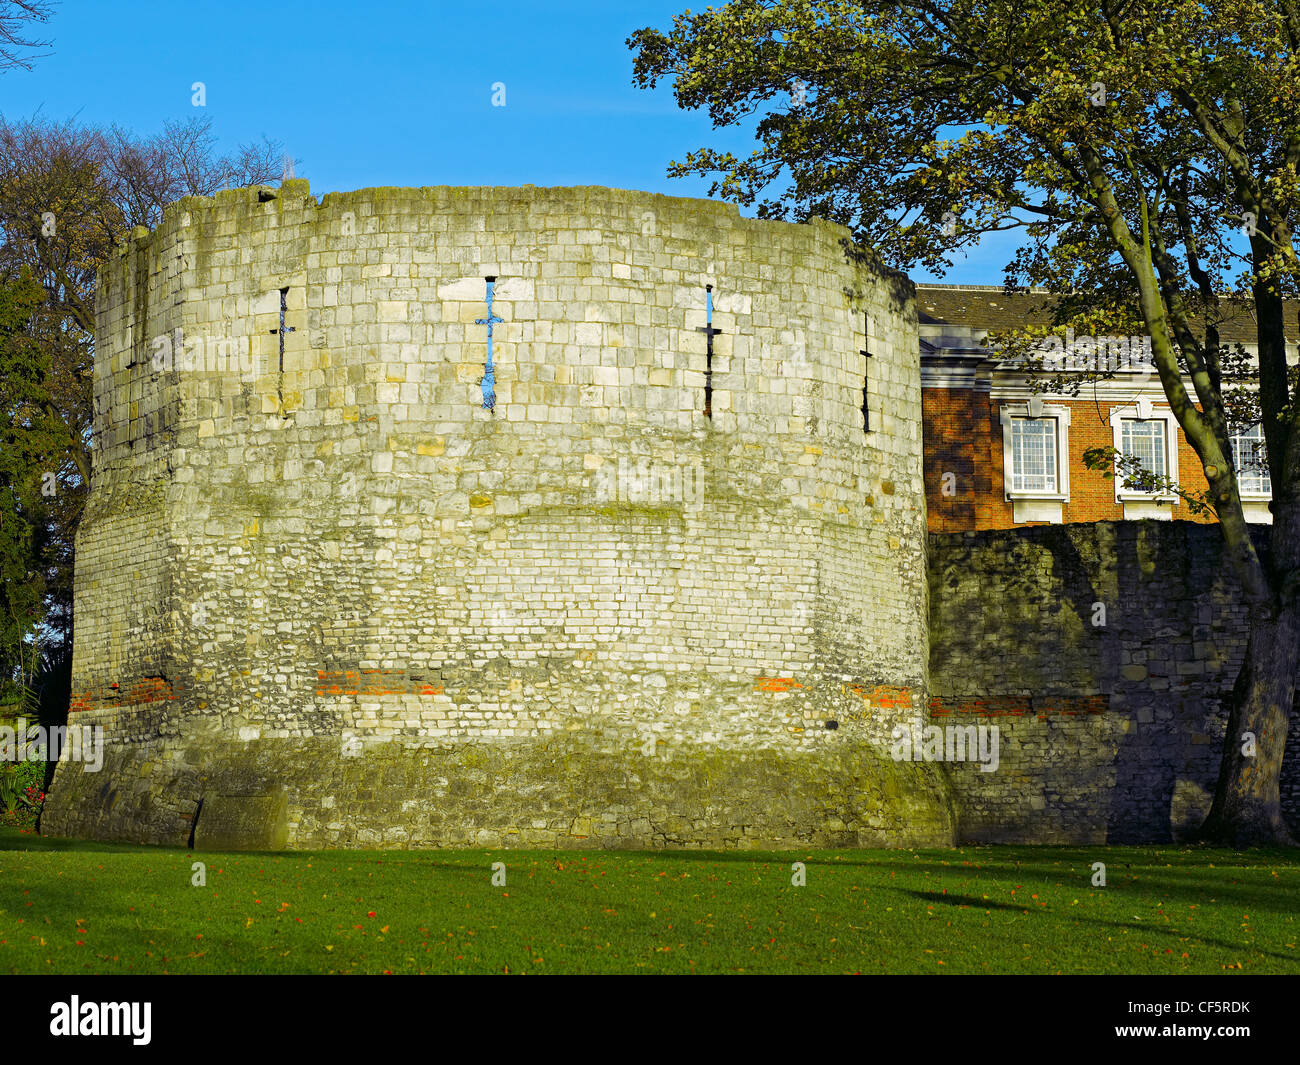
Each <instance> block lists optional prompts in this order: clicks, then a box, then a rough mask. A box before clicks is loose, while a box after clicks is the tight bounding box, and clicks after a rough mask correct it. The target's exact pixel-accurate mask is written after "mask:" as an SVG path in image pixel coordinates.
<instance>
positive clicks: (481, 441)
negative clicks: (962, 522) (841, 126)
mask: <svg viewBox="0 0 1300 1065" xmlns="http://www.w3.org/2000/svg"><path fill="white" fill-rule="evenodd" d="M488 278H492V279H494V280H493V285H494V289H493V291H494V297H495V298H494V303H493V306H492V310H493V312H494V314H495V316H496V317H497V318H498V319H499V322H498V323H497V324H496V325H495V327H494V331H493V337H494V340H493V343H494V349H493V352H494V357H495V363H496V366H495V396H496V405H495V408H494V409H492V410H487V409H485V408H484V391H483V389H482V388H481V381H482V379H483V377H484V367H485V362H486V360H487V344H486V337H487V328H486V326H485V325H484V324H482V323H481V321H480V320H482V319H485V318H486V317H487V316H488V306H487V303H486V302H485V299H486V294H487V279H488ZM707 286H712V291H711V295H712V298H713V300H714V313H713V320H712V327H713V328H714V329H715V330H720V333H718V334H717V335H716V336H715V337H714V357H713V361H712V365H711V367H710V365H709V364H708V362H707V354H706V352H707V347H706V339H705V332H704V330H705V327H706V305H707V304H706V300H707V298H708V297H707V296H706V288H707ZM99 301H100V302H99V307H98V324H99V331H98V336H99V340H98V344H97V352H96V356H97V362H96V425H95V448H96V450H95V470H94V478H93V481H92V491H91V501H90V504H89V509H88V513H87V518H86V521H85V523H84V525H83V527H82V529H81V534H80V537H79V540H78V571H77V584H76V616H77V628H76V647H75V657H74V681H73V683H74V692H75V697H74V699H75V701H74V711H75V718H76V720H77V722H78V723H81V724H100V725H102V726H104V728H105V729H106V731H107V735H108V745H109V756H108V762H107V765H106V768H105V770H104V771H103V772H102V773H100V774H97V775H91V774H88V773H83V772H82V771H81V769H80V767H79V766H77V765H75V764H64V765H61V766H60V767H59V770H58V773H57V775H56V778H55V781H54V784H53V787H52V789H51V798H50V802H49V805H48V806H47V812H46V816H45V822H44V825H43V828H44V830H45V831H48V832H55V833H69V834H77V835H89V836H97V837H105V838H125V839H139V840H145V841H157V842H182V843H183V842H185V841H186V840H187V839H189V838H190V837H191V835H192V836H193V839H194V841H195V843H196V845H199V846H204V845H208V846H218V845H220V846H290V847H308V846H313V847H315V846H380V845H382V846H397V847H402V846H421V845H453V844H466V843H477V844H487V845H492V846H501V845H545V846H549V845H556V846H560V845H564V846H571V845H592V846H668V845H679V846H704V845H709V846H757V845H768V846H785V845H794V844H797V843H820V844H850V845H852V844H865V843H873V844H908V843H925V842H929V843H945V842H949V841H950V840H951V832H952V824H951V813H950V810H949V807H948V804H947V799H946V793H945V791H944V789H943V784H942V777H941V774H940V773H938V772H937V771H936V770H935V768H934V767H933V766H926V765H911V764H904V765H899V764H896V763H894V762H893V761H892V760H891V759H889V757H888V754H887V749H886V744H887V737H888V736H889V734H890V732H891V731H892V729H893V727H894V725H895V724H898V723H905V722H915V721H918V720H920V719H921V718H922V717H923V715H924V713H925V706H926V701H927V699H928V688H927V660H926V610H927V605H926V587H925V582H924V580H922V579H920V574H921V573H922V572H923V570H924V564H925V563H924V558H925V502H924V494H923V488H922V469H921V449H920V380H919V369H918V366H917V360H916V351H917V343H918V341H917V326H916V315H915V307H914V304H913V302H912V296H911V285H910V284H909V283H908V282H907V281H906V280H905V279H903V278H901V277H898V276H895V275H892V274H889V273H887V272H885V271H883V270H881V269H879V268H878V267H876V266H875V265H873V263H872V262H871V261H870V259H869V258H868V257H866V256H863V255H862V254H861V253H859V252H856V251H854V250H853V249H852V248H850V247H849V246H848V245H847V231H846V230H843V229H841V228H839V227H835V226H830V225H825V224H814V225H807V226H802V225H801V226H796V225H787V224H783V223H770V222H762V221H757V220H747V219H742V218H740V217H739V215H738V213H737V211H736V210H735V208H734V207H729V206H725V205H721V204H717V203H708V202H704V201H692V200H682V199H673V198H667V197H662V196H652V195H648V194H642V193H630V192H619V191H614V190H609V189H599V188H574V189H535V188H521V189H496V188H474V189H451V188H432V189H371V190H365V191H361V192H355V193H347V194H331V195H329V196H327V197H325V199H324V200H323V201H321V202H320V203H317V201H316V200H315V199H314V198H313V197H312V196H311V195H310V194H309V192H308V189H307V186H306V183H305V182H302V181H289V182H286V183H285V185H284V187H283V188H282V189H281V190H279V191H278V192H271V191H269V190H255V189H249V190H239V191H235V192H229V193H222V194H219V195H218V196H217V197H216V198H215V199H211V200H202V199H187V200H182V201H180V202H179V203H178V204H175V205H173V206H172V207H171V208H169V210H168V211H167V212H166V214H165V217H164V220H163V222H162V223H161V224H160V226H159V227H158V228H157V229H156V230H155V231H154V232H153V233H152V234H149V233H145V232H143V231H139V232H137V233H136V234H135V235H134V237H133V238H132V240H131V241H130V243H129V245H128V246H127V247H126V248H125V249H124V250H123V251H122V253H121V254H120V255H119V256H118V257H117V258H115V259H114V260H113V261H112V262H111V263H110V264H108V265H107V266H106V267H105V269H104V270H103V271H102V272H101V276H100V283H99ZM864 348H868V349H869V350H870V351H871V353H872V357H871V359H870V361H869V365H868V362H867V360H866V359H864V358H863V356H862V351H863V349H864ZM710 369H711V371H712V376H711V379H710V378H707V373H708V371H709V370H710ZM864 370H865V373H866V382H865V383H866V390H865V391H866V399H867V403H868V405H869V410H870V415H871V431H870V432H869V433H867V432H864V429H863V416H862V410H861V407H862V403H863V395H864ZM706 380H711V384H712V388H713V392H712V404H711V411H710V412H709V413H708V414H706V412H705V410H704V390H705V385H706Z"/></svg>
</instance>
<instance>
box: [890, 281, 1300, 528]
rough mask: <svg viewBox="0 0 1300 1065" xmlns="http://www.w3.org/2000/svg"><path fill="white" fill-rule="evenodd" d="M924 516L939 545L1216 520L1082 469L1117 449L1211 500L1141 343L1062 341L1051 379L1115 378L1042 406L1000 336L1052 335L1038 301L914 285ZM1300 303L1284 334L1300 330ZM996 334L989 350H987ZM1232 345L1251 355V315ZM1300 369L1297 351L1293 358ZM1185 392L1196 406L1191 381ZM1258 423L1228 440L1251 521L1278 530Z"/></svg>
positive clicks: (1232, 323)
mask: <svg viewBox="0 0 1300 1065" xmlns="http://www.w3.org/2000/svg"><path fill="white" fill-rule="evenodd" d="M916 301H917V310H918V315H919V319H920V336H921V386H922V393H921V395H922V416H923V428H924V441H925V483H926V496H927V498H926V504H927V508H928V512H929V525H930V530H931V531H932V532H962V531H966V530H972V529H1007V528H1013V527H1015V526H1019V525H1032V524H1040V525H1041V524H1062V523H1070V522H1093V521H1117V520H1122V519H1134V518H1157V519H1163V520H1189V521H1213V520H1214V519H1213V517H1212V516H1205V515H1202V516H1199V517H1198V516H1195V515H1193V514H1191V513H1190V508H1189V507H1188V505H1187V503H1186V501H1185V500H1183V499H1180V498H1179V497H1178V496H1177V495H1175V494H1172V493H1162V492H1158V491H1157V492H1144V491H1139V490H1136V489H1131V488H1125V487H1124V485H1123V478H1122V477H1115V478H1106V477H1104V476H1103V475H1102V474H1101V473H1100V472H1097V471H1093V470H1089V469H1087V468H1086V467H1085V466H1084V463H1083V454H1084V452H1085V451H1086V450H1087V449H1089V448H1093V447H1105V446H1113V447H1115V448H1117V449H1119V450H1120V451H1121V452H1123V453H1124V454H1126V455H1136V456H1140V457H1141V458H1142V460H1143V465H1144V466H1145V467H1146V468H1147V469H1149V470H1151V471H1152V472H1155V473H1158V474H1163V475H1165V476H1167V477H1169V478H1171V479H1172V480H1174V481H1176V482H1177V483H1178V484H1179V485H1180V486H1182V487H1183V488H1184V489H1185V490H1187V491H1190V492H1199V491H1204V490H1205V488H1206V481H1205V476H1204V473H1203V472H1202V470H1201V463H1200V460H1199V459H1198V458H1197V457H1196V453H1195V451H1193V449H1192V447H1191V445H1190V444H1189V443H1188V442H1187V440H1186V439H1185V438H1184V436H1183V432H1182V430H1181V428H1179V426H1178V423H1177V421H1176V420H1175V418H1174V415H1173V412H1172V411H1171V410H1170V408H1169V402H1168V400H1167V399H1166V398H1165V394H1164V390H1163V389H1162V387H1161V385H1160V379H1159V376H1158V375H1157V374H1156V372H1155V369H1154V367H1153V366H1151V365H1150V361H1149V340H1146V341H1145V350H1144V340H1143V338H1141V337H1134V338H1119V337H1103V338H1096V339H1095V340H1094V338H1083V337H1077V338H1076V337H1075V336H1073V334H1072V333H1067V334H1065V335H1064V336H1061V337H1058V338H1057V339H1056V341H1055V344H1056V347H1057V348H1059V349H1060V351H1061V354H1060V355H1059V356H1057V357H1055V359H1054V358H1053V355H1054V353H1055V348H1052V349H1048V350H1049V353H1048V355H1047V357H1046V358H1045V361H1044V365H1043V369H1042V370H1041V371H1038V372H1043V373H1050V372H1054V370H1053V367H1055V370H1056V371H1057V372H1059V370H1061V369H1062V368H1063V369H1066V370H1068V369H1077V368H1082V366H1083V365H1084V364H1085V362H1086V360H1088V359H1089V358H1092V357H1095V358H1096V359H1097V361H1098V363H1099V364H1102V365H1108V366H1111V367H1113V368H1114V369H1115V375H1114V377H1113V378H1111V379H1107V380H1100V381H1095V382H1089V383H1087V384H1085V385H1084V387H1083V389H1082V390H1081V391H1080V392H1079V394H1078V395H1077V396H1066V395H1063V394H1053V393H1050V392H1049V393H1039V394H1035V392H1034V390H1033V389H1032V388H1031V382H1030V378H1029V376H1028V375H1027V373H1026V371H1025V370H1024V369H1023V368H1018V367H1016V366H1013V365H1009V364H1008V362H1007V360H1006V359H1004V358H999V355H998V352H997V348H996V335H997V334H999V333H1006V332H1009V331H1011V330H1015V329H1018V328H1022V327H1025V326H1045V325H1048V324H1050V322H1051V312H1050V309H1049V308H1050V303H1049V301H1050V296H1049V295H1048V294H1047V293H1046V292H1044V291H1041V290H1034V291H1025V292H1015V293H1007V292H1005V290H1004V289H1002V288H1001V287H1000V286H971V285H918V286H917V289H916ZM1296 309H1297V308H1296V304H1295V301H1291V302H1290V303H1289V305H1288V308H1287V321H1288V322H1291V321H1294V320H1295V315H1296ZM990 335H992V336H993V337H994V339H993V340H989V338H990ZM1221 339H1222V342H1223V343H1225V344H1235V343H1240V344H1241V345H1242V346H1243V347H1244V348H1245V349H1246V350H1247V351H1248V352H1250V353H1251V354H1254V351H1255V321H1254V319H1253V317H1251V315H1250V314H1249V312H1248V311H1247V310H1246V309H1244V308H1243V310H1242V311H1241V312H1240V313H1237V314H1235V315H1233V316H1230V317H1229V318H1228V320H1227V321H1225V322H1224V323H1223V325H1222V327H1221ZM1298 357H1300V356H1298V355H1297V352H1296V345H1294V344H1291V345H1290V347H1289V358H1290V360H1291V361H1293V362H1294V361H1296V359H1297V358H1298ZM1186 383H1187V389H1188V392H1189V393H1190V394H1192V395H1194V394H1195V393H1194V391H1193V389H1192V385H1191V382H1190V381H1187V382H1186ZM1262 441H1263V438H1262V433H1261V430H1260V426H1259V425H1258V424H1257V425H1255V426H1253V427H1251V428H1249V429H1246V430H1244V431H1243V432H1242V433H1240V434H1239V435H1238V436H1235V437H1234V438H1233V452H1234V461H1235V462H1236V463H1237V466H1238V471H1239V473H1238V476H1239V480H1240V483H1241V489H1242V502H1243V503H1244V504H1245V510H1246V517H1247V520H1249V521H1253V522H1270V521H1271V520H1272V515H1271V514H1270V513H1269V510H1268V504H1269V500H1270V498H1271V491H1270V485H1269V476H1268V470H1267V468H1266V466H1265V465H1264V463H1263V451H1262Z"/></svg>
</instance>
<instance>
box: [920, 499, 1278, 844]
mask: <svg viewBox="0 0 1300 1065" xmlns="http://www.w3.org/2000/svg"><path fill="white" fill-rule="evenodd" d="M1263 536H1264V534H1263V533H1261V534H1260V538H1261V548H1263V546H1264V544H1263V542H1262V541H1263ZM929 578H930V604H931V605H930V675H931V686H932V703H931V709H932V720H933V721H934V722H935V723H936V724H950V723H960V724H974V723H979V724H985V725H997V726H998V727H999V729H1000V730H1001V741H1002V750H1001V765H1000V768H999V769H998V771H997V772H993V773H983V772H980V771H979V769H978V767H976V766H974V765H960V764H959V765H952V766H946V767H945V768H946V770H947V772H948V778H949V782H950V785H951V787H952V791H953V796H954V803H955V805H956V807H957V811H958V836H959V839H961V840H962V841H965V842H994V841H998V842H1035V843H1067V842H1089V843H1096V842H1103V841H1109V842H1121V843H1151V842H1169V841H1171V840H1178V839H1182V838H1185V837H1186V836H1187V834H1188V833H1189V832H1190V831H1192V830H1194V829H1195V828H1196V827H1198V826H1199V824H1200V822H1201V820H1202V819H1203V818H1204V815H1205V814H1206V813H1207V812H1208V810H1209V804H1210V800H1211V798H1212V796H1213V791H1214V783H1215V780H1216V779H1217V775H1218V766H1219V759H1220V754H1221V751H1222V746H1223V741H1224V729H1225V722H1226V709H1225V703H1224V700H1225V697H1226V696H1227V695H1228V694H1229V693H1230V692H1231V690H1232V685H1233V682H1234V680H1235V679H1236V674H1237V670H1238V669H1239V667H1240V664H1241V661H1242V657H1243V655H1244V653H1245V646H1246V636H1247V624H1248V622H1247V614H1246V608H1245V607H1244V606H1243V605H1242V604H1241V602H1240V596H1239V593H1238V589H1237V586H1236V581H1235V579H1234V578H1233V576H1232V574H1231V571H1230V570H1229V569H1228V567H1227V566H1226V565H1225V564H1224V563H1223V561H1222V535H1221V533H1220V532H1219V530H1218V528H1217V527H1215V526H1202V525H1196V524H1192V523H1190V522H1159V521H1142V522H1123V523H1114V522H1101V523H1098V524H1095V525H1083V524H1080V525H1064V526H1053V527H1035V528H1027V529H1017V530H1010V531H996V532H978V533H951V534H949V533H945V534H934V535H931V537H930V559H929ZM1097 603H1100V604H1103V605H1104V607H1105V624H1104V625H1094V624H1093V619H1094V617H1095V616H1098V615H1097V614H1096V608H1095V605H1094V604H1097ZM1296 731H1297V730H1296V728H1295V727H1294V725H1293V727H1292V730H1291V737H1290V741H1289V746H1288V752H1287V757H1286V762H1285V765H1284V769H1283V806H1284V810H1285V812H1286V815H1287V817H1288V820H1289V821H1290V823H1291V824H1293V825H1295V826H1297V827H1300V750H1297V746H1298V745H1297V742H1296Z"/></svg>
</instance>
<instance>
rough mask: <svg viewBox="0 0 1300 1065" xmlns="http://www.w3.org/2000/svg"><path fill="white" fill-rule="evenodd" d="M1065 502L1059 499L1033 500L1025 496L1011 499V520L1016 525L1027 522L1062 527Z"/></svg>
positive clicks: (1041, 498) (1039, 498) (1040, 498)
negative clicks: (1046, 523) (1045, 523)
mask: <svg viewBox="0 0 1300 1065" xmlns="http://www.w3.org/2000/svg"><path fill="white" fill-rule="evenodd" d="M1063 505H1064V501H1063V500H1062V499H1060V498H1059V497H1057V498H1043V497H1038V498H1033V499H1028V498H1025V497H1023V496H1021V497H1015V496H1013V497H1012V498H1011V520H1012V521H1013V522H1015V523H1016V524H1020V523H1021V522H1026V521H1046V522H1050V523H1051V524H1053V525H1060V524H1061V521H1062V518H1061V508H1062V506H1063Z"/></svg>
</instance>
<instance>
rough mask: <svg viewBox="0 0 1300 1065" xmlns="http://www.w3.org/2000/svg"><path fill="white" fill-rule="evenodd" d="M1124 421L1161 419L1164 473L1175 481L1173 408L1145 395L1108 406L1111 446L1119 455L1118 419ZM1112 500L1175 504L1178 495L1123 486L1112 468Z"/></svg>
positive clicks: (1120, 431)
mask: <svg viewBox="0 0 1300 1065" xmlns="http://www.w3.org/2000/svg"><path fill="white" fill-rule="evenodd" d="M1125 421H1162V422H1164V423H1165V476H1166V477H1167V478H1168V479H1169V480H1171V481H1173V482H1174V483H1175V484H1177V483H1178V440H1179V437H1178V419H1177V418H1176V417H1175V416H1174V412H1173V411H1172V410H1170V409H1169V408H1168V407H1153V406H1152V405H1151V401H1150V400H1149V399H1146V398H1142V399H1139V400H1138V401H1137V402H1136V403H1128V404H1126V405H1125V406H1123V407H1112V408H1111V410H1110V429H1111V442H1112V444H1113V445H1114V448H1115V450H1116V451H1118V452H1119V453H1120V454H1121V455H1122V454H1124V444H1123V441H1124V430H1123V426H1122V423H1123V422H1125ZM1115 502H1116V503H1169V504H1170V505H1172V506H1177V505H1178V495H1177V493H1175V492H1160V491H1151V492H1144V491H1141V490H1140V489H1137V488H1125V487H1124V477H1123V475H1122V474H1120V473H1119V471H1116V473H1115Z"/></svg>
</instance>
